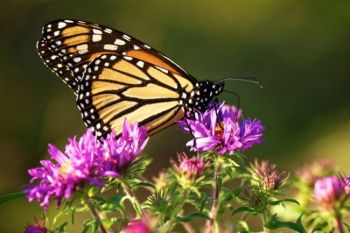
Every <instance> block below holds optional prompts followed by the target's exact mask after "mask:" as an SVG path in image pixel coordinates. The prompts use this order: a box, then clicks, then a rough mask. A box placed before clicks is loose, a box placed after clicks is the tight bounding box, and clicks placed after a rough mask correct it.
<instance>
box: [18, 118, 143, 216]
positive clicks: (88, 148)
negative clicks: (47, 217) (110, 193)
mask: <svg viewBox="0 0 350 233" xmlns="http://www.w3.org/2000/svg"><path fill="white" fill-rule="evenodd" d="M147 139H148V138H147V132H146V129H144V128H142V127H140V128H139V127H138V125H137V124H136V123H135V124H130V125H129V124H128V123H127V122H126V121H125V122H124V125H123V132H122V135H121V137H120V138H118V139H115V133H114V132H113V133H111V134H109V135H108V136H107V138H106V139H101V142H100V141H99V140H97V139H96V138H95V137H94V135H93V133H92V131H91V130H88V131H87V132H86V133H85V134H84V135H83V136H82V137H81V138H80V139H79V141H78V140H76V138H73V139H69V141H68V144H67V145H66V148H65V153H63V152H61V151H60V150H58V149H57V148H56V147H55V146H53V145H51V144H50V145H49V149H48V152H49V154H50V156H51V160H42V161H41V167H38V168H33V169H29V170H28V173H29V174H30V176H32V178H31V180H30V183H34V182H36V181H39V182H38V183H37V184H35V185H32V186H31V187H29V188H27V189H26V190H24V192H25V193H26V194H27V198H28V200H29V201H33V200H36V201H38V202H39V203H40V205H41V206H43V207H44V208H45V209H47V207H48V206H49V204H50V201H51V199H52V198H56V199H57V205H58V206H60V204H61V201H62V199H63V198H65V199H70V197H71V196H72V194H73V192H74V191H76V190H78V189H80V188H82V187H83V186H84V184H86V183H87V184H90V185H94V186H98V187H103V186H104V182H103V178H104V177H119V176H120V173H121V169H122V168H125V167H126V166H127V165H129V164H130V163H131V162H132V160H133V159H134V158H135V157H137V156H138V155H139V154H140V153H141V151H142V150H143V148H144V147H145V145H146V143H147Z"/></svg>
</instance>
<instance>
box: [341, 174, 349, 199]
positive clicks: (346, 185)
mask: <svg viewBox="0 0 350 233" xmlns="http://www.w3.org/2000/svg"><path fill="white" fill-rule="evenodd" d="M343 183H344V189H345V192H346V194H347V195H350V176H349V175H348V176H345V177H344V178H343Z"/></svg>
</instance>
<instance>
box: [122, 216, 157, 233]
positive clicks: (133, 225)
mask: <svg viewBox="0 0 350 233" xmlns="http://www.w3.org/2000/svg"><path fill="white" fill-rule="evenodd" d="M150 232H151V231H150V229H149V228H148V226H147V224H146V222H144V221H143V220H141V219H138V220H133V221H131V222H129V223H128V225H127V226H126V228H125V229H124V233H150Z"/></svg>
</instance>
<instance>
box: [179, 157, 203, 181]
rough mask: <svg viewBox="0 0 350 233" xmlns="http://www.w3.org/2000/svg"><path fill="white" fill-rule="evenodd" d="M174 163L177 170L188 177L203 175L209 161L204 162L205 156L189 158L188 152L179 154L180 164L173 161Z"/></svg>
mask: <svg viewBox="0 0 350 233" xmlns="http://www.w3.org/2000/svg"><path fill="white" fill-rule="evenodd" d="M173 165H174V167H175V169H176V170H178V171H179V172H181V173H182V174H184V175H185V176H186V177H189V178H196V177H199V176H202V175H203V173H204V168H205V166H206V165H207V163H205V162H204V160H203V158H200V157H198V156H196V157H192V158H189V157H188V156H187V155H186V154H179V155H178V164H176V162H174V161H173Z"/></svg>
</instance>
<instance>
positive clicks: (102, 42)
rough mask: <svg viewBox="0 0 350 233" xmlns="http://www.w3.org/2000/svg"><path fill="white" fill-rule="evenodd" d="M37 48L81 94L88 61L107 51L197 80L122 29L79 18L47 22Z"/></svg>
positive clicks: (66, 81)
mask: <svg viewBox="0 0 350 233" xmlns="http://www.w3.org/2000/svg"><path fill="white" fill-rule="evenodd" d="M42 34H43V37H42V39H40V40H39V42H38V44H37V49H38V52H39V55H40V57H41V58H42V60H43V62H44V63H45V64H46V65H47V66H48V67H49V68H50V69H51V70H52V71H53V72H54V73H55V74H56V75H58V76H59V77H60V78H61V79H62V80H63V81H64V82H65V83H67V84H68V85H69V86H70V87H71V88H72V89H73V91H74V92H75V93H76V94H77V92H78V90H77V84H78V83H79V82H80V81H81V80H82V77H83V75H84V72H85V70H86V68H87V66H88V64H89V63H90V62H92V61H94V60H95V59H96V58H97V57H99V56H101V55H103V54H114V55H127V56H130V57H134V58H138V59H141V60H144V61H147V62H149V63H152V64H154V65H157V66H158V67H162V68H164V69H166V70H169V71H171V72H173V73H175V74H178V75H181V76H183V77H187V78H188V79H189V80H191V81H192V82H195V81H196V80H195V79H194V78H193V77H192V76H191V75H190V74H188V73H187V72H185V71H184V70H183V69H182V68H181V67H180V66H178V65H177V64H176V63H174V62H173V61H171V60H170V59H169V58H167V57H166V56H164V55H163V54H161V53H160V52H158V51H157V50H155V49H153V48H151V47H150V46H149V45H147V44H145V43H143V42H141V41H139V40H137V39H135V38H133V37H132V36H130V35H127V34H125V33H123V32H120V31H118V30H114V29H110V28H108V27H105V26H101V25H98V24H94V23H89V22H83V21H77V20H56V21H52V22H50V23H48V24H46V25H45V26H44V27H43V30H42Z"/></svg>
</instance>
